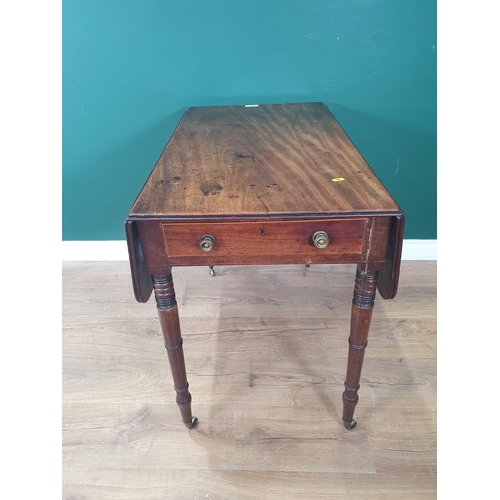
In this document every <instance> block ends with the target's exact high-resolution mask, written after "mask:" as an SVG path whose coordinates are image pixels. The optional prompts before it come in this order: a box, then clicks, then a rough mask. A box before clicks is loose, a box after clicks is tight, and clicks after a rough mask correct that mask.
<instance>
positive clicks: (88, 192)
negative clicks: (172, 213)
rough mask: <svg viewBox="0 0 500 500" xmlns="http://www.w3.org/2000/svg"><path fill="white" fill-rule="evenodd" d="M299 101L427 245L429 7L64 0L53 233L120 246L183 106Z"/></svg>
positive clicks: (431, 197)
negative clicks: (327, 120) (325, 123)
mask: <svg viewBox="0 0 500 500" xmlns="http://www.w3.org/2000/svg"><path fill="white" fill-rule="evenodd" d="M299 101H323V102H324V103H325V104H327V106H328V107H329V108H330V110H331V111H332V112H333V114H334V115H335V116H336V117H337V119H338V120H339V122H340V123H341V124H342V125H343V127H344V129H345V130H346V132H347V133H348V135H349V136H350V137H351V139H352V140H353V142H354V143H355V144H356V146H357V147H358V149H359V150H360V151H361V153H362V154H363V155H364V157H365V158H366V160H367V161H368V163H369V164H370V165H371V167H372V168H373V169H374V170H375V172H376V173H377V175H378V176H379V177H380V178H381V180H382V181H383V182H384V183H385V184H386V186H387V187H388V189H389V191H390V192H391V193H392V194H393V196H394V198H395V199H396V200H397V201H398V203H399V204H400V205H401V207H402V208H403V210H404V211H405V212H406V215H407V224H406V233H405V237H406V238H422V239H427V238H429V239H434V238H436V1H435V0H349V1H346V0H265V1H262V0H63V239H64V240H114V239H124V238H125V236H124V233H123V222H124V220H125V218H126V216H127V214H128V211H129V209H130V207H131V205H132V203H133V201H134V199H135V196H136V195H137V193H138V191H139V189H140V188H141V187H142V185H143V183H144V181H145V180H146V177H147V176H148V175H149V172H150V171H151V169H152V168H153V166H154V163H155V161H156V160H157V158H158V156H159V155H160V153H161V151H162V149H163V147H164V145H165V143H166V141H167V140H168V139H169V137H170V136H171V134H172V132H173V130H174V128H175V125H176V124H177V122H178V120H179V119H180V117H181V116H182V114H183V112H184V111H185V109H186V108H187V107H189V106H195V105H199V106H202V105H232V104H248V103H260V104H264V103H283V102H299Z"/></svg>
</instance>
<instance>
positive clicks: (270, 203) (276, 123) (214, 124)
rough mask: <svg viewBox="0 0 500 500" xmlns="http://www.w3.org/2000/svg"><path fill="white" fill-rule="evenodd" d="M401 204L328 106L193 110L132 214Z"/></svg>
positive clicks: (394, 208)
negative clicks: (369, 164)
mask: <svg viewBox="0 0 500 500" xmlns="http://www.w3.org/2000/svg"><path fill="white" fill-rule="evenodd" d="M399 211H400V208H399V207H398V205H397V203H396V202H395V201H394V200H393V199H392V197H391V196H390V194H389V193H388V192H387V190H386V189H385V188H384V186H383V185H382V183H381V182H380V181H379V179H378V178H377V176H376V175H375V174H374V172H373V171H372V169H371V168H370V167H369V166H368V164H367V163H366V161H365V160H364V159H363V157H362V156H361V154H360V153H359V151H358V150H357V149H356V147H355V146H354V145H353V144H352V142H351V141H350V139H349V138H348V136H347V135H346V133H345V132H344V131H343V129H342V128H341V126H340V125H339V124H338V122H337V120H336V119H335V118H334V117H333V115H332V114H331V112H330V111H329V109H328V108H327V107H326V106H325V105H324V104H323V103H297V104H269V105H268V104H266V105H259V106H251V107H250V106H217V107H192V108H189V109H188V110H187V111H186V113H185V114H184V116H183V118H182V120H181V122H180V123H179V125H178V127H177V129H176V130H175V132H174V134H173V135H172V137H171V139H170V141H169V143H168V144H167V146H166V148H165V150H164V151H163V153H162V154H161V156H160V158H159V160H158V162H157V164H156V166H155V167H154V169H153V171H152V172H151V175H150V176H149V178H148V180H147V182H146V184H145V185H144V187H143V189H142V190H141V192H140V194H139V196H138V197H137V199H136V201H135V203H134V205H133V207H132V210H131V212H130V217H132V218H136V217H137V218H142V217H154V218H156V217H161V218H165V219H178V218H192V219H207V218H208V219H211V218H216V219H226V218H233V219H234V218H262V217H266V218H267V217H269V218H280V217H290V216H298V217H308V216H318V215H319V216H329V215H349V214H357V213H360V212H363V213H371V214H377V213H381V214H382V213H384V214H390V213H393V212H399Z"/></svg>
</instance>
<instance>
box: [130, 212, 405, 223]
mask: <svg viewBox="0 0 500 500" xmlns="http://www.w3.org/2000/svg"><path fill="white" fill-rule="evenodd" d="M400 215H401V211H400V210H398V211H387V210H386V211H380V212H375V211H372V210H370V211H368V210H367V211H366V212H363V211H356V212H331V213H317V212H304V213H293V214H290V213H275V214H242V213H239V214H225V215H221V214H200V215H184V216H182V215H173V216H172V215H170V216H169V215H162V214H159V215H151V214H147V215H137V214H131V215H129V217H128V219H127V220H129V221H160V222H168V223H171V222H179V223H185V222H210V223H214V222H253V221H256V222H259V221H262V220H268V221H288V220H290V219H292V220H323V219H352V218H355V219H357V218H364V217H392V216H396V217H398V216H400Z"/></svg>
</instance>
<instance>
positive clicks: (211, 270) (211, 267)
mask: <svg viewBox="0 0 500 500" xmlns="http://www.w3.org/2000/svg"><path fill="white" fill-rule="evenodd" d="M208 267H209V268H210V276H215V271H214V266H208Z"/></svg>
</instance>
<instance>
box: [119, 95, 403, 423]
mask: <svg viewBox="0 0 500 500" xmlns="http://www.w3.org/2000/svg"><path fill="white" fill-rule="evenodd" d="M404 220H405V215H404V213H403V211H402V210H401V209H400V207H399V206H398V205H397V203H396V202H395V201H394V200H393V198H392V197H391V196H390V195H389V193H388V192H387V190H386V189H385V188H384V186H383V185H382V183H381V182H380V180H379V179H378V178H377V177H376V175H375V174H374V172H373V171H372V170H371V168H370V167H369V166H368V164H367V163H366V161H365V160H364V159H363V157H362V156H361V154H360V153H359V152H358V150H357V149H356V148H355V146H354V145H353V144H352V142H351V141H350V139H349V138H348V137H347V135H346V134H345V132H344V131H343V129H342V128H341V127H340V125H339V124H338V122H337V121H336V119H335V118H334V117H333V115H332V114H331V113H330V111H329V110H328V108H327V107H326V106H325V105H324V104H323V103H296V104H272V105H271V104H269V105H247V106H217V107H209V106H206V107H192V108H189V109H188V110H187V111H186V113H185V114H184V116H183V118H182V119H181V121H180V122H179V124H178V126H177V128H176V130H175V132H174V134H173V135H172V137H171V139H170V141H169V142H168V144H167V146H166V147H165V149H164V151H163V153H162V154H161V156H160V158H159V160H158V162H157V163H156V166H155V167H154V169H153V171H152V172H151V174H150V176H149V178H148V179H147V181H146V183H145V185H144V187H143V188H142V190H141V192H140V193H139V195H138V197H137V199H136V201H135V203H134V204H133V207H132V210H131V211H130V214H129V216H128V218H127V220H126V223H125V231H126V236H127V244H128V251H129V257H130V267H131V274H132V282H133V288H134V293H135V298H136V300H137V301H139V302H146V301H147V300H148V299H149V297H150V296H151V293H152V292H153V291H154V295H155V298H156V304H157V308H158V315H159V318H160V324H161V329H162V332H163V337H164V340H165V348H166V350H167V354H168V359H169V362H170V367H171V370H172V376H173V381H174V388H175V392H176V401H177V404H178V405H179V407H180V411H181V414H182V420H183V422H184V424H185V425H186V426H187V427H188V428H190V429H192V428H194V427H195V425H196V424H197V419H196V417H193V415H192V413H191V394H190V393H189V389H188V388H189V384H188V381H187V377H186V368H185V365H184V354H183V349H182V337H181V331H180V325H179V315H178V310H177V303H176V300H175V292H174V284H173V281H172V267H173V266H199V265H206V266H209V268H210V271H211V273H212V274H213V266H216V265H233V264H238V265H264V264H305V265H307V266H308V265H310V264H356V265H357V270H356V276H355V283H354V298H353V301H352V312H351V327H350V337H349V355H348V361H347V375H346V381H345V384H344V386H345V390H344V392H343V395H342V400H343V417H342V419H343V423H344V426H345V427H346V428H347V429H353V428H354V427H355V425H356V421H355V420H354V419H353V415H354V408H355V406H356V403H357V402H358V389H359V380H360V376H361V368H362V364H363V356H364V351H365V347H366V345H367V337H368V330H369V327H370V319H371V316H372V311H373V304H374V298H375V291H376V289H378V291H379V293H380V295H381V296H382V297H383V298H384V299H392V298H394V296H395V295H396V291H397V285H398V278H399V267H400V261H401V250H402V241H403V228H404ZM214 279H216V278H214Z"/></svg>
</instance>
